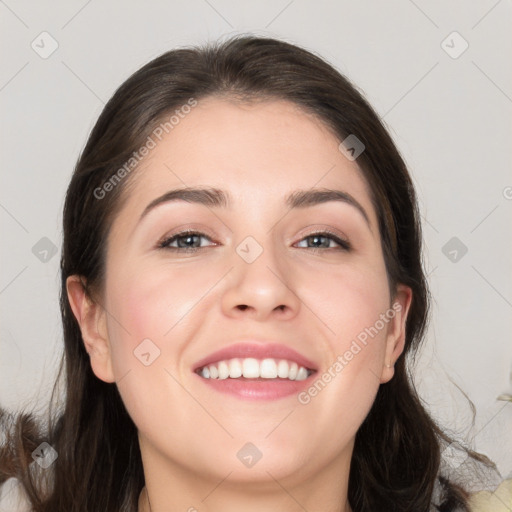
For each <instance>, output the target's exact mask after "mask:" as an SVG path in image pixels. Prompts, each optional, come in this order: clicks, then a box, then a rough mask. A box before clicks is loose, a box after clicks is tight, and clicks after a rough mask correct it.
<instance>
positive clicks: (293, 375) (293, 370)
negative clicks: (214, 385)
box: [210, 363, 299, 380]
mask: <svg viewBox="0 0 512 512" xmlns="http://www.w3.org/2000/svg"><path fill="white" fill-rule="evenodd" d="M298 371H299V365H298V364H297V363H292V364H291V365H290V369H289V370H288V378H289V379H291V380H296V379H297V372H298ZM210 373H211V372H210Z"/></svg>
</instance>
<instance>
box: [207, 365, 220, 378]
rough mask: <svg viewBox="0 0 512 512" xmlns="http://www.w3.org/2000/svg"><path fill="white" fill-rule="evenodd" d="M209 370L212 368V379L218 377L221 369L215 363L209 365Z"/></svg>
mask: <svg viewBox="0 0 512 512" xmlns="http://www.w3.org/2000/svg"><path fill="white" fill-rule="evenodd" d="M208 370H210V379H217V378H218V377H219V370H218V369H217V367H216V366H215V365H214V364H211V365H210V366H208Z"/></svg>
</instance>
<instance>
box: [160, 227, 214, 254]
mask: <svg viewBox="0 0 512 512" xmlns="http://www.w3.org/2000/svg"><path fill="white" fill-rule="evenodd" d="M201 238H205V239H207V240H210V241H211V238H210V237H209V236H208V235H205V234H204V233H201V232H199V231H190V230H188V231H181V232H180V233H176V234H174V235H172V236H171V237H167V238H164V239H163V240H161V241H160V242H158V248H160V249H169V250H171V251H187V252H195V251H196V250H198V249H203V248H204V247H203V246H201ZM175 243H176V244H177V245H173V244H175Z"/></svg>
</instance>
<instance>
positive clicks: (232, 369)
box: [229, 359, 242, 379]
mask: <svg viewBox="0 0 512 512" xmlns="http://www.w3.org/2000/svg"><path fill="white" fill-rule="evenodd" d="M229 376H230V378H232V379H238V377H241V376H242V363H241V362H240V359H231V361H230V362H229Z"/></svg>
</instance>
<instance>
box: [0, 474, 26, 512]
mask: <svg viewBox="0 0 512 512" xmlns="http://www.w3.org/2000/svg"><path fill="white" fill-rule="evenodd" d="M31 511H32V508H31V506H30V502H29V500H28V498H27V494H26V493H25V491H24V489H23V487H22V485H21V483H20V482H19V480H17V479H16V478H9V479H8V480H6V481H5V482H4V483H3V485H1V486H0V512H31Z"/></svg>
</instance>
